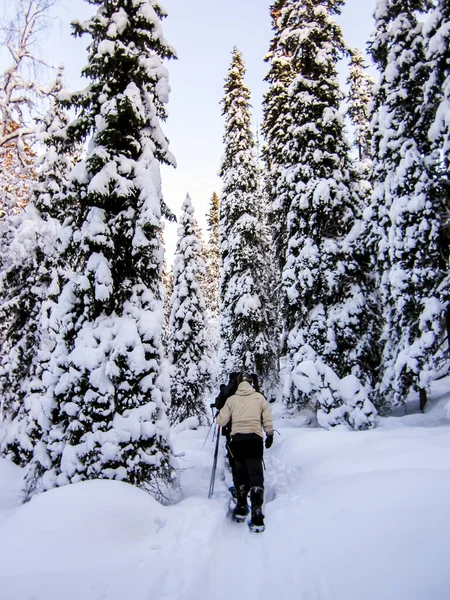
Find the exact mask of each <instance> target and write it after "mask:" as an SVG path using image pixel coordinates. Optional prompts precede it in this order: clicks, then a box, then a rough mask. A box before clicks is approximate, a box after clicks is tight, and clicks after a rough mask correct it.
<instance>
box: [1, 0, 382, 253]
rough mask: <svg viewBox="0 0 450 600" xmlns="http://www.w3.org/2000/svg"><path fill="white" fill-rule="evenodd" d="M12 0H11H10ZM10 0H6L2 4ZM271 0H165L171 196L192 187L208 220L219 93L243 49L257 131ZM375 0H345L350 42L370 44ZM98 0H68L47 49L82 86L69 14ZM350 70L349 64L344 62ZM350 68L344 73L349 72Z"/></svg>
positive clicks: (79, 45)
mask: <svg viewBox="0 0 450 600" xmlns="http://www.w3.org/2000/svg"><path fill="white" fill-rule="evenodd" d="M8 1H9V0H7V2H8ZM3 2H5V0H0V4H3ZM270 3H271V0H163V6H164V7H165V8H166V10H167V12H168V14H169V16H168V18H167V19H165V21H164V32H165V36H166V38H167V40H168V42H169V43H170V44H171V45H172V46H174V47H175V49H176V51H177V54H178V60H177V61H170V62H169V64H168V68H169V76H170V83H171V88H172V92H171V96H170V102H169V106H168V109H169V118H168V120H167V122H166V123H165V124H164V131H165V133H166V135H167V136H168V138H169V140H170V143H171V150H172V152H173V153H174V155H175V157H176V159H177V163H178V167H177V169H175V170H174V169H169V168H166V167H163V169H162V174H163V192H164V197H165V200H166V202H167V203H168V204H169V206H170V207H171V208H172V210H173V211H174V212H175V213H176V214H179V211H180V207H181V204H182V202H183V199H184V196H185V194H186V192H188V191H189V193H190V194H191V197H192V200H193V203H194V206H195V209H196V214H197V218H198V220H199V222H200V224H201V225H202V226H203V225H204V223H205V214H206V212H207V210H208V204H209V199H210V197H211V195H212V193H213V191H216V192H217V193H219V194H220V188H221V182H220V179H219V178H218V177H217V172H218V170H219V168H220V159H221V154H222V136H223V127H224V123H223V118H222V116H221V107H220V104H219V102H220V99H221V98H222V94H223V83H224V78H225V76H226V73H227V70H228V67H229V63H230V58H231V50H232V48H233V46H235V45H236V46H237V47H238V48H239V50H240V51H241V52H242V53H243V56H244V61H245V63H246V67H247V75H246V81H247V84H248V85H249V87H250V89H251V92H252V106H253V120H254V127H255V131H256V128H257V127H258V126H259V125H260V124H261V99H262V95H263V93H264V90H265V89H266V84H264V82H263V79H264V76H265V74H266V72H267V64H266V63H264V56H265V54H266V53H267V50H268V47H269V42H270V39H271V35H272V33H271V27H270V14H269V5H270ZM374 6H375V0H347V2H346V6H345V8H344V10H343V14H342V16H341V17H340V19H339V21H340V23H341V25H342V27H343V30H344V35H345V38H346V41H347V43H348V44H349V45H351V46H358V47H359V48H361V49H364V48H365V45H366V42H367V40H368V38H369V35H370V33H371V31H372V28H373V19H372V13H373V10H374ZM94 11H95V7H94V6H92V5H90V4H88V3H87V2H85V1H83V0H62V2H61V3H60V6H59V9H58V15H57V17H58V18H57V19H55V21H54V26H53V28H52V29H51V30H49V31H48V34H47V36H46V40H45V42H44V44H43V48H42V52H43V54H44V55H45V56H46V57H48V58H49V60H50V62H52V63H53V64H55V65H58V64H59V63H63V64H64V65H65V66H66V86H67V87H68V88H69V89H71V90H75V89H79V88H80V87H84V86H85V85H86V82H85V81H84V80H82V79H81V78H80V71H81V68H82V67H83V66H84V65H85V63H86V51H85V46H86V43H87V42H86V40H87V37H86V36H85V38H81V40H80V39H77V40H75V39H73V38H72V37H71V36H70V21H71V20H73V19H80V20H83V19H86V18H88V17H89V16H90V15H92V14H93V12H94ZM342 68H343V69H345V65H343V67H342ZM345 76H346V74H345V73H344V72H343V79H345ZM175 237H176V227H175V226H173V225H169V226H168V227H167V235H166V238H167V250H168V253H169V254H171V253H172V252H173V248H174V243H175Z"/></svg>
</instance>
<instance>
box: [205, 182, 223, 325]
mask: <svg viewBox="0 0 450 600" xmlns="http://www.w3.org/2000/svg"><path fill="white" fill-rule="evenodd" d="M207 224H208V232H209V239H208V242H207V244H206V248H205V259H206V260H205V265H206V277H205V282H204V293H205V303H206V308H207V310H208V313H209V315H210V318H212V319H217V317H218V315H219V283H220V237H219V196H218V195H217V194H216V192H213V195H212V196H211V200H210V204H209V212H208V215H207Z"/></svg>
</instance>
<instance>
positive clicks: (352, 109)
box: [347, 49, 375, 161]
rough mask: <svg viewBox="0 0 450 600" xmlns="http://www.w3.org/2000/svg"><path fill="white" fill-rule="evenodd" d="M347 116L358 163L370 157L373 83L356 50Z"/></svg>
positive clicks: (351, 71) (358, 51)
mask: <svg viewBox="0 0 450 600" xmlns="http://www.w3.org/2000/svg"><path fill="white" fill-rule="evenodd" d="M347 84H348V85H349V94H348V108H347V114H348V116H349V117H350V119H351V121H352V123H353V125H354V127H355V141H354V144H355V147H356V148H357V150H358V158H359V160H360V161H362V160H365V159H368V158H370V157H371V155H372V151H371V147H372V132H371V126H370V120H371V109H372V103H373V88H374V85H375V83H374V81H373V79H372V77H370V75H369V74H368V73H367V65H366V61H365V60H364V56H363V54H362V52H361V51H360V50H358V49H356V50H353V51H352V53H351V66H350V74H349V76H348V79H347Z"/></svg>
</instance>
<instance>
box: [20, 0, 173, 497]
mask: <svg viewBox="0 0 450 600" xmlns="http://www.w3.org/2000/svg"><path fill="white" fill-rule="evenodd" d="M91 3H92V4H94V5H96V6H97V7H98V10H97V13H96V15H95V16H94V17H93V18H92V19H90V20H88V21H85V22H83V23H80V22H75V23H74V25H73V27H74V32H75V35H83V34H85V33H89V34H90V35H91V36H92V42H91V43H90V45H89V57H88V64H87V66H86V67H85V68H84V70H83V74H84V75H85V76H86V77H87V78H88V79H90V81H91V83H90V85H89V86H88V87H87V88H86V89H85V90H83V91H81V92H78V93H74V94H71V95H69V96H67V97H66V98H65V100H64V103H65V105H66V106H67V107H72V108H74V109H75V110H76V111H77V118H76V119H75V120H74V121H72V122H71V123H70V124H69V125H68V127H67V128H66V135H67V138H68V140H70V141H71V142H72V143H77V142H80V141H82V140H83V139H84V138H85V137H86V136H88V135H90V136H91V142H90V145H89V149H88V153H87V156H86V158H85V159H84V160H82V161H80V162H79V163H78V164H77V165H76V167H75V168H74V169H73V170H72V174H71V185H70V188H69V189H68V191H67V194H66V196H67V200H66V207H67V208H66V220H65V223H64V224H63V231H62V233H61V236H60V237H61V239H63V240H64V241H65V244H64V248H63V250H62V253H61V260H62V261H63V262H64V264H66V265H67V269H68V271H73V273H70V274H67V275H66V277H65V278H64V279H63V281H62V284H61V286H60V290H59V293H58V295H57V299H56V300H55V306H54V308H53V310H52V312H51V315H50V323H49V327H50V334H51V336H52V337H53V348H52V352H51V355H50V357H49V358H48V360H47V363H46V365H45V368H44V370H43V373H42V377H41V381H42V382H43V385H44V386H45V389H46V396H45V399H44V401H43V412H44V415H45V417H46V418H47V421H48V427H47V430H46V431H45V432H44V433H43V435H42V436H41V437H42V443H41V444H40V445H39V446H38V447H37V449H36V450H35V452H34V454H33V460H32V464H31V465H30V469H29V471H28V476H27V489H26V495H27V497H30V496H31V495H32V494H34V493H35V492H37V491H40V490H45V489H49V488H51V487H54V486H60V485H65V484H67V483H70V482H76V481H80V480H83V479H91V478H109V479H118V480H121V481H126V482H129V483H132V484H135V485H137V486H139V487H141V488H143V489H146V490H148V491H150V492H152V493H155V494H158V495H161V494H164V493H165V490H166V487H167V486H170V485H171V484H172V482H173V481H172V478H173V468H172V465H171V460H172V458H171V457H172V454H171V447H170V442H169V440H168V421H167V417H166V414H165V403H167V404H168V393H167V392H168V390H167V386H166V383H165V379H166V378H165V374H164V372H163V370H162V367H161V360H162V344H161V336H162V326H163V291H162V282H161V271H162V262H163V251H162V243H161V236H160V230H161V219H162V218H163V217H164V216H167V215H168V210H167V208H166V206H165V204H164V202H163V201H162V197H161V181H160V173H159V165H160V163H161V162H165V163H167V164H173V162H174V161H173V158H172V156H171V154H170V152H169V150H168V142H167V140H166V138H165V136H164V134H163V132H162V130H161V126H160V119H164V118H165V116H166V111H165V107H164V104H165V103H166V102H167V99H168V91H169V86H168V83H167V70H166V68H165V67H164V66H163V64H162V59H165V58H171V57H173V56H174V51H173V49H172V48H171V47H170V46H169V45H168V44H167V42H166V41H165V39H164V36H163V32H162V27H161V19H162V18H163V17H165V12H164V10H163V9H162V7H161V6H160V4H159V2H158V1H157V0H117V1H115V2H113V3H111V2H106V1H104V0H91ZM69 275H70V276H69ZM42 420H43V419H42Z"/></svg>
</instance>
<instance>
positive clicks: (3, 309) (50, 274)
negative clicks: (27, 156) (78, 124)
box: [0, 70, 77, 466]
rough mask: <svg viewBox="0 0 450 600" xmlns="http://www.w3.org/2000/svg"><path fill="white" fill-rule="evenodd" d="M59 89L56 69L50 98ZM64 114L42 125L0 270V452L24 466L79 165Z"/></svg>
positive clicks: (54, 109) (56, 111)
mask: <svg viewBox="0 0 450 600" xmlns="http://www.w3.org/2000/svg"><path fill="white" fill-rule="evenodd" d="M61 88H62V71H61V70H60V72H59V74H58V77H57V80H56V84H55V88H54V94H57V93H58V92H59V91H60V90H61ZM68 122H69V119H68V116H67V114H66V113H65V112H64V111H63V110H62V108H61V106H59V105H58V102H57V99H56V98H54V101H53V104H52V106H51V107H50V109H49V111H48V112H47V114H46V115H45V117H44V118H43V119H42V122H41V127H40V136H39V137H40V140H41V142H42V143H43V144H44V145H45V148H46V151H45V153H44V154H43V157H42V159H41V163H42V164H41V173H40V176H39V180H38V182H37V184H36V186H35V189H34V195H33V200H32V203H31V204H29V205H28V206H27V207H26V208H25V210H24V211H23V213H21V214H19V215H14V216H8V217H6V218H5V220H4V225H5V228H6V229H7V231H8V232H9V235H8V236H7V237H8V239H7V242H6V243H5V244H4V247H3V252H2V256H1V270H0V298H1V303H0V320H1V323H2V325H3V327H4V338H5V339H4V340H3V343H2V351H1V356H0V395H1V397H2V399H3V402H2V413H3V415H2V417H3V418H2V421H3V425H2V433H1V434H0V451H1V452H2V453H3V454H5V455H8V456H10V457H11V458H12V459H13V460H14V461H15V462H17V463H18V464H20V465H22V466H24V465H25V464H26V463H27V462H28V461H29V459H30V458H31V455H32V449H33V446H34V443H35V440H36V439H39V436H40V432H41V430H40V428H39V427H38V425H37V424H34V425H31V427H30V422H29V420H30V412H31V411H35V406H36V405H37V404H39V402H40V400H39V394H41V393H42V391H43V390H42V386H39V384H38V381H39V375H40V373H41V371H42V364H41V363H42V361H45V360H46V357H47V355H48V353H49V352H50V350H49V346H48V343H49V340H48V339H47V337H48V336H47V318H48V313H49V310H50V306H51V304H52V299H51V297H52V295H54V294H55V293H56V292H57V290H58V289H59V282H60V272H61V268H64V266H63V265H61V264H60V263H59V261H58V245H59V242H58V237H59V233H60V231H61V220H62V219H63V216H64V215H63V198H64V194H65V192H66V190H67V187H68V185H69V183H68V177H69V173H70V171H71V169H72V167H73V166H74V164H75V161H76V159H77V155H76V153H74V152H72V153H66V152H65V151H64V148H63V145H64V144H62V143H61V142H62V140H63V139H64V137H63V138H59V137H58V136H60V135H61V134H62V133H63V132H64V129H65V127H66V125H67V124H68Z"/></svg>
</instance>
